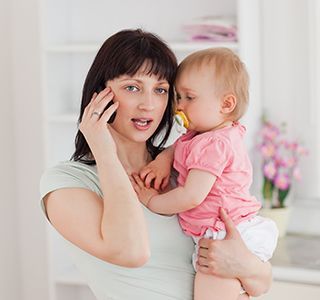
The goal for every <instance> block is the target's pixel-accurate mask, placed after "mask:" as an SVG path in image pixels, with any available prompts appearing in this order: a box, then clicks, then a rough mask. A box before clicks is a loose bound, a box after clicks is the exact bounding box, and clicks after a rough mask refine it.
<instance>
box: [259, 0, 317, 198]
mask: <svg viewBox="0 0 320 300" xmlns="http://www.w3.org/2000/svg"><path fill="white" fill-rule="evenodd" d="M262 9H263V15H262V18H263V19H262V24H263V25H262V82H263V86H262V89H263V90H262V94H263V107H264V109H265V110H266V113H267V116H269V117H270V118H271V120H273V121H275V122H278V123H279V122H281V121H283V122H286V123H287V128H288V130H289V133H290V134H291V135H292V136H293V137H298V138H300V140H301V141H303V142H305V143H306V145H308V146H310V141H311V140H312V139H313V138H314V133H315V132H314V131H313V130H314V128H312V127H311V124H310V77H309V74H310V73H309V70H310V66H309V34H308V30H309V23H308V1H305V0H281V1H277V0H263V5H262ZM303 161H305V162H308V164H309V165H310V166H311V167H312V168H314V165H313V164H312V162H311V161H310V157H307V158H305V159H303ZM303 173H304V178H305V180H303V183H302V184H295V185H296V186H297V189H296V194H299V190H300V196H301V194H303V195H304V196H307V197H308V196H309V195H310V192H311V190H310V189H309V190H308V189H304V188H303V187H304V186H306V184H308V181H309V180H308V173H309V172H308V170H303ZM313 185H314V188H316V184H315V182H313Z"/></svg>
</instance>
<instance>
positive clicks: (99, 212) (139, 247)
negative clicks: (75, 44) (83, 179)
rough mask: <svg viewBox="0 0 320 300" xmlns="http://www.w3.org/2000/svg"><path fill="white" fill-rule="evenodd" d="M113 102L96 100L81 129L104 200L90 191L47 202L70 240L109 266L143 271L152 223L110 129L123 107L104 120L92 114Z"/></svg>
mask: <svg viewBox="0 0 320 300" xmlns="http://www.w3.org/2000/svg"><path fill="white" fill-rule="evenodd" d="M112 98H113V95H112V93H111V92H110V90H104V91H103V92H101V93H100V94H99V95H98V96H96V97H94V99H93V100H92V101H91V103H90V104H89V105H88V107H86V109H85V112H84V116H83V119H82V122H81V124H80V130H81V132H82V133H83V134H84V136H85V138H86V140H87V142H88V144H89V146H90V149H91V151H92V153H93V155H94V157H95V160H96V163H97V169H98V176H99V180H100V185H101V189H102V193H103V199H101V198H100V197H99V196H98V195H96V194H95V193H94V192H92V191H89V190H86V189H79V188H77V189H60V190H56V191H54V192H51V193H50V194H48V195H47V196H46V197H45V205H46V210H47V214H48V217H49V219H50V221H51V223H52V224H53V226H54V227H55V228H56V229H57V230H58V231H59V232H60V233H61V234H62V235H63V236H64V237H65V238H66V239H67V240H69V241H70V242H72V243H74V244H75V245H77V246H78V247H80V248H81V249H83V250H85V251H86V252H88V253H90V254H92V255H94V256H96V257H98V258H100V259H103V260H105V261H107V262H110V263H113V264H117V265H121V266H126V267H138V266H141V265H143V264H144V263H145V262H146V261H147V260H148V258H149V255H150V250H149V241H148V232H147V226H146V221H145V218H144V214H143V211H142V207H141V204H140V202H139V200H138V198H137V196H136V194H135V192H134V190H133V188H132V186H131V183H130V180H129V179H128V176H127V174H126V172H125V170H124V169H123V167H122V165H121V163H120V161H119V159H118V156H117V154H116V146H115V144H114V141H113V139H112V136H111V134H110V132H109V130H108V128H107V127H106V124H107V120H108V119H109V118H110V116H111V115H112V113H113V112H114V111H115V110H116V108H117V105H118V104H114V105H112V106H110V108H109V109H107V110H106V111H105V113H104V114H103V115H102V116H101V117H100V118H99V116H97V115H93V114H92V112H94V111H103V108H104V107H105V106H106V105H107V103H108V102H109V101H111V99H112Z"/></svg>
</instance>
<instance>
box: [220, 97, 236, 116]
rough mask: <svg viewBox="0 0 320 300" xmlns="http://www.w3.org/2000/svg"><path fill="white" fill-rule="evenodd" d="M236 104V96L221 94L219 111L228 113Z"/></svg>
mask: <svg viewBox="0 0 320 300" xmlns="http://www.w3.org/2000/svg"><path fill="white" fill-rule="evenodd" d="M236 106H237V98H236V96H235V95H233V94H227V95H224V96H223V99H222V103H221V112H222V113H224V114H229V113H231V112H233V111H234V109H235V108H236Z"/></svg>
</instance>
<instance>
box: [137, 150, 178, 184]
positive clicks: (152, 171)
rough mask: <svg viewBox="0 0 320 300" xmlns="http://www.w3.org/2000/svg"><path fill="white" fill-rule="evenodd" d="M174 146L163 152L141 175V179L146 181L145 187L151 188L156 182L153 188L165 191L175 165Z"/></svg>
mask: <svg viewBox="0 0 320 300" xmlns="http://www.w3.org/2000/svg"><path fill="white" fill-rule="evenodd" d="M173 156H174V146H170V147H168V148H166V149H165V150H163V151H162V152H161V153H160V154H159V155H158V156H157V157H156V159H155V160H153V161H152V162H150V163H149V164H148V165H146V166H145V167H144V168H143V169H142V170H141V171H140V173H139V175H140V178H141V179H142V180H143V181H144V183H145V186H146V187H147V188H150V186H151V182H152V181H153V180H154V183H153V187H154V188H155V189H156V190H159V189H160V188H161V189H162V190H164V189H165V188H166V187H167V185H168V183H169V179H170V173H171V167H172V164H173Z"/></svg>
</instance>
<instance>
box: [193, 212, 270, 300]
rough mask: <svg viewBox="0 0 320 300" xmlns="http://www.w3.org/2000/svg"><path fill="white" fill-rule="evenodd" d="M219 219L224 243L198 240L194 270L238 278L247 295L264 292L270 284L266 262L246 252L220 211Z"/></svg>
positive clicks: (230, 222) (231, 223)
mask: <svg viewBox="0 0 320 300" xmlns="http://www.w3.org/2000/svg"><path fill="white" fill-rule="evenodd" d="M220 217H221V219H222V221H223V222H224V224H225V227H226V232H227V234H226V237H225V239H224V240H212V239H205V238H202V239H201V240H200V241H199V257H198V263H197V269H198V271H200V272H203V273H206V274H213V275H216V276H221V277H227V278H238V279H239V280H240V282H241V283H242V285H243V287H244V289H245V291H246V292H247V293H248V294H249V295H250V296H259V295H261V294H263V293H265V292H267V291H268V289H269V287H270V285H271V281H272V273H271V265H270V263H269V262H262V261H261V260H260V259H259V258H258V257H256V256H255V255H254V254H253V253H251V252H250V251H249V249H248V248H247V247H246V245H245V243H244V242H243V240H242V238H241V236H240V233H239V232H238V230H237V228H236V227H235V225H234V224H233V222H232V220H231V219H230V218H229V216H228V215H227V213H226V212H225V210H224V209H223V208H222V209H221V210H220Z"/></svg>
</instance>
